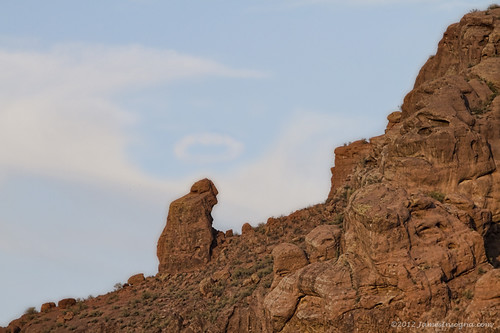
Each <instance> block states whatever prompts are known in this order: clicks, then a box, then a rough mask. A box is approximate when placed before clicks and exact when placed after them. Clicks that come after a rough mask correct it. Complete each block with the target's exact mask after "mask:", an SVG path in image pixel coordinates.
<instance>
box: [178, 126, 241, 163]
mask: <svg viewBox="0 0 500 333" xmlns="http://www.w3.org/2000/svg"><path fill="white" fill-rule="evenodd" d="M193 150H196V151H195V152H194V151H193ZM214 150H215V152H214ZM242 151H243V144H242V143H241V142H239V141H237V140H236V139H234V138H232V137H230V136H229V135H224V134H218V133H198V134H192V135H187V136H185V137H184V138H182V139H181V140H180V141H178V142H177V143H176V144H175V146H174V153H175V156H176V157H177V158H178V159H180V160H181V161H185V162H196V163H216V162H227V161H231V160H234V159H235V158H237V157H238V156H239V155H240V154H241V153H242Z"/></svg>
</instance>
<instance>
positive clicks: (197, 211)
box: [157, 179, 218, 274]
mask: <svg viewBox="0 0 500 333" xmlns="http://www.w3.org/2000/svg"><path fill="white" fill-rule="evenodd" d="M217 194H218V192H217V189H216V188H215V186H214V184H213V183H212V181H210V180H208V179H202V180H200V181H198V182H196V183H195V184H194V185H193V186H192V187H191V191H190V192H189V193H188V194H186V195H185V196H183V197H182V198H180V199H177V200H175V201H174V202H172V203H171V204H170V209H169V211H168V217H167V225H166V226H165V229H164V230H163V232H162V234H161V236H160V239H159V240H158V247H157V254H158V260H159V261H160V264H159V266H158V272H159V273H160V274H162V273H178V272H185V271H192V270H194V269H197V268H200V267H203V266H204V265H205V264H206V263H207V262H208V261H210V257H211V254H212V247H213V245H214V242H215V239H216V231H215V229H213V228H212V221H213V219H212V215H211V212H212V208H213V206H215V204H217V197H216V196H217Z"/></svg>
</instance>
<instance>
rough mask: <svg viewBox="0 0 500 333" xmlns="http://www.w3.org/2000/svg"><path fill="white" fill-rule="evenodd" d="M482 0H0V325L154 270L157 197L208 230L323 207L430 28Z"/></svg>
mask: <svg viewBox="0 0 500 333" xmlns="http://www.w3.org/2000/svg"><path fill="white" fill-rule="evenodd" d="M490 3H491V1H480V0H477V1H474V0H468V1H454V0H432V1H431V0H428V1H426V0H413V1H412V0H408V1H391V0H380V1H378V0H364V1H362V0H359V1H356V0H352V1H336V0H323V1H322V0H317V1H314V0H298V1H293V0H288V1H279V0H277V1H264V0H262V1H257V0H255V1H239V2H235V1H210V2H209V1H191V2H186V1H159V0H114V1H113V0H103V1H95V2H92V1H90V2H89V1H86V2H83V1H67V0H59V1H55V0H47V1H43V2H41V1H35V0H33V1H24V0H21V1H2V10H1V11H0V142H1V143H0V189H1V190H0V266H1V267H2V268H3V274H2V277H1V278H0V286H1V287H0V325H2V324H3V325H6V324H7V323H8V322H9V321H10V320H12V319H14V318H15V317H18V316H19V315H20V314H22V313H23V311H24V310H25V309H26V308H28V307H30V306H36V307H39V306H40V304H41V303H43V302H47V301H57V300H59V299H61V298H64V297H82V298H84V297H86V296H88V295H89V294H93V295H97V294H100V293H104V292H107V291H109V290H111V289H112V288H113V285H114V284H115V283H116V282H124V281H126V279H127V278H128V277H129V276H130V275H132V274H134V273H137V272H144V273H146V274H147V275H153V274H155V273H156V268H157V260H156V253H155V252H156V241H157V238H158V237H159V235H160V233H161V231H162V229H163V227H164V223H165V218H166V214H167V209H168V204H169V202H170V201H171V200H173V199H175V198H177V197H179V196H181V195H183V194H185V193H186V192H187V191H188V190H189V187H190V185H191V183H193V182H194V181H195V180H197V179H200V178H203V177H209V178H211V179H212V180H213V181H214V182H215V184H216V186H217V187H218V189H219V192H220V195H219V204H218V205H217V206H216V208H215V209H214V214H213V215H214V218H215V221H214V226H215V227H216V228H218V229H220V230H226V229H229V228H233V229H234V230H236V231H239V230H240V228H241V225H242V224H243V223H245V222H250V223H252V224H254V225H256V224H257V223H259V222H264V221H265V220H266V218H267V217H269V216H273V215H281V214H288V213H290V212H291V211H293V210H295V209H299V208H301V207H304V206H307V205H309V204H312V203H317V202H321V201H323V200H324V199H325V198H326V195H327V193H328V190H329V181H330V180H329V179H330V170H329V168H330V167H331V166H332V165H333V149H334V148H335V147H336V146H339V145H342V144H343V143H344V142H349V141H354V140H357V139H361V138H368V137H371V136H375V135H379V134H382V133H383V130H384V127H385V125H386V120H385V117H386V116H387V114H389V113H390V112H392V111H394V110H396V109H397V108H398V106H399V105H400V104H401V103H402V99H403V97H404V94H405V93H406V92H408V91H409V90H410V89H411V87H412V85H413V81H414V79H415V77H416V74H417V72H418V70H419V68H420V67H421V66H422V65H423V63H424V62H425V61H426V59H427V58H428V57H429V56H430V55H431V54H434V52H435V50H436V46H437V42H438V41H439V39H440V38H441V36H442V33H443V32H444V30H445V28H446V27H447V26H448V25H449V24H450V23H452V22H455V21H457V20H458V19H460V17H461V16H462V15H463V14H465V13H466V12H468V11H469V10H471V9H473V8H480V9H485V8H486V7H487V6H488V5H489V4H490Z"/></svg>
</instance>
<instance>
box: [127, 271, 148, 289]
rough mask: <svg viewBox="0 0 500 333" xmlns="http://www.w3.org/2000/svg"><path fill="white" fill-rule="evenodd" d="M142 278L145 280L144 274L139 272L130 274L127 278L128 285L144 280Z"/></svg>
mask: <svg viewBox="0 0 500 333" xmlns="http://www.w3.org/2000/svg"><path fill="white" fill-rule="evenodd" d="M144 280H145V278H144V274H143V273H139V274H135V275H132V276H131V277H129V278H128V280H127V283H128V284H129V285H131V286H133V285H137V284H140V283H142V282H144Z"/></svg>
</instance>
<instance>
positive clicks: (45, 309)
mask: <svg viewBox="0 0 500 333" xmlns="http://www.w3.org/2000/svg"><path fill="white" fill-rule="evenodd" d="M55 307H56V303H54V302H48V303H43V304H42V306H41V307H40V312H49V311H50V310H52V309H54V308H55Z"/></svg>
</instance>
